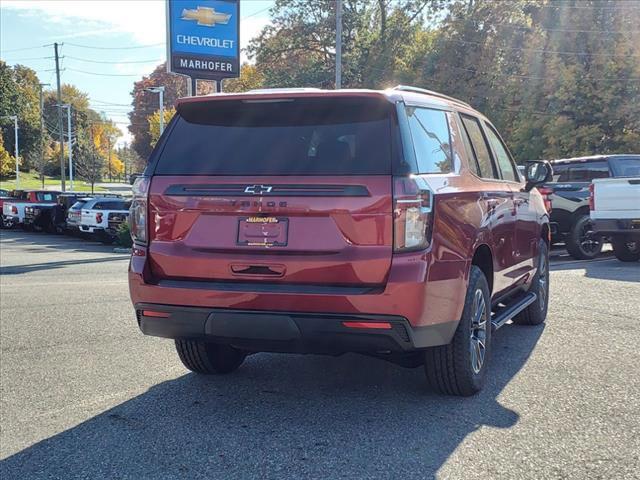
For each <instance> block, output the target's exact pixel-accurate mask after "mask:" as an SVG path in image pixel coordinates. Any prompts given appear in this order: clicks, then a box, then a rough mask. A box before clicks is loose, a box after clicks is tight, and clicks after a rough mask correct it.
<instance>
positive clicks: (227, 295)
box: [129, 246, 469, 349]
mask: <svg viewBox="0 0 640 480" xmlns="http://www.w3.org/2000/svg"><path fill="white" fill-rule="evenodd" d="M431 255H432V253H431V252H425V253H423V254H411V255H394V256H393V260H392V266H391V269H390V270H389V275H388V278H387V281H386V283H385V284H384V285H381V286H373V287H367V286H337V285H331V284H325V285H308V284H304V283H289V284H285V283H278V282H247V281H235V282H229V281H227V282H215V281H209V282H206V281H187V280H179V279H176V280H159V279H158V278H156V277H155V276H154V274H153V271H152V267H151V261H150V260H149V259H148V258H147V252H146V248H145V247H139V246H135V247H134V249H133V255H132V256H131V261H130V264H129V293H130V295H131V300H132V303H133V304H134V305H136V306H137V305H159V306H163V305H168V306H171V308H173V307H175V308H178V309H180V308H184V309H185V311H194V310H192V309H193V308H196V309H203V310H204V311H207V312H209V313H211V312H213V311H222V310H224V311H251V312H256V313H261V312H290V313H291V314H296V315H298V314H299V315H302V316H304V318H309V317H308V315H312V316H314V317H313V318H320V319H323V321H325V320H326V321H328V320H327V319H330V318H331V317H333V316H335V315H338V316H341V317H345V318H378V317H380V316H384V317H387V318H397V319H400V321H401V322H402V323H404V324H405V325H407V328H410V329H411V332H414V333H416V334H417V333H420V332H424V336H422V335H419V337H420V339H419V340H412V343H411V344H409V345H408V347H407V348H409V349H411V348H423V347H427V346H435V345H444V344H447V343H449V342H450V340H451V338H452V336H453V333H454V331H455V328H456V326H457V323H458V320H459V319H460V317H461V315H462V308H463V305H464V297H465V293H466V288H467V282H468V270H469V268H468V267H469V266H468V263H467V261H466V260H463V259H461V260H457V259H456V260H450V261H434V260H433V259H432V257H431ZM136 308H137V307H136ZM174 318H175V317H174ZM145 330H146V329H143V331H145ZM145 333H147V331H145ZM359 333H361V332H359ZM411 335H412V334H410V336H411ZM412 338H418V337H416V336H415V335H414V336H412Z"/></svg>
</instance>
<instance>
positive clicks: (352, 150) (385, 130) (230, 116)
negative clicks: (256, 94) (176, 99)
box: [154, 98, 392, 175]
mask: <svg viewBox="0 0 640 480" xmlns="http://www.w3.org/2000/svg"><path fill="white" fill-rule="evenodd" d="M180 111H181V113H180V115H179V117H178V118H177V120H176V122H175V124H174V126H173V129H172V130H171V133H170V134H169V137H168V138H167V141H166V144H165V146H164V149H163V151H162V153H161V154H160V156H159V159H158V163H157V166H156V169H155V172H154V173H155V174H156V175H341V174H345V175H353V174H369V175H377V174H390V173H391V112H392V104H390V103H388V102H386V101H384V100H381V99H355V98H323V99H317V98H315V99H287V100H279V101H275V102H274V101H269V102H264V101H262V102H260V101H256V100H252V101H238V100H235V101H224V102H222V101H217V102H203V103H193V104H185V105H183V106H182V107H181V109H180Z"/></svg>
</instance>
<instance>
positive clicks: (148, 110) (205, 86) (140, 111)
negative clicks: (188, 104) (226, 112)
mask: <svg viewBox="0 0 640 480" xmlns="http://www.w3.org/2000/svg"><path fill="white" fill-rule="evenodd" d="M187 80H188V79H187V78H186V77H184V76H182V75H175V74H173V73H169V72H167V65H166V63H162V64H160V65H158V66H157V67H156V69H155V70H154V71H153V72H151V74H149V75H148V76H144V77H143V78H142V80H139V81H137V82H135V83H134V84H133V91H132V92H131V95H132V96H133V100H132V105H133V110H132V111H131V112H130V113H129V120H130V121H131V125H130V126H129V131H130V132H131V134H132V135H133V142H132V144H131V146H132V147H133V149H134V150H135V151H136V152H137V153H138V155H140V156H141V157H142V158H148V157H149V154H150V153H151V149H152V146H151V134H150V133H149V122H147V118H148V117H149V115H151V114H152V113H153V112H155V111H156V110H158V94H157V93H152V92H148V91H146V89H147V88H150V87H158V86H164V106H165V110H166V109H167V108H170V107H173V105H174V104H175V102H176V100H177V99H178V98H180V97H184V96H186V95H187ZM212 91H213V86H212V84H211V83H210V82H203V81H200V82H198V95H207V94H209V93H211V92H212Z"/></svg>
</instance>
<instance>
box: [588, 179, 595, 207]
mask: <svg viewBox="0 0 640 480" xmlns="http://www.w3.org/2000/svg"><path fill="white" fill-rule="evenodd" d="M594 190H595V185H594V184H593V183H590V184H589V210H591V211H592V212H593V211H594V210H595V209H596V196H595V192H594Z"/></svg>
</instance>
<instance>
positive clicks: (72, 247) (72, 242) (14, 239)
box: [0, 229, 114, 253]
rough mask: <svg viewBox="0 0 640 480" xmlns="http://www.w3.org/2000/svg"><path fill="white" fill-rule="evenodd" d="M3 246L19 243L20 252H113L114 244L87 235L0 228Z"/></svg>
mask: <svg viewBox="0 0 640 480" xmlns="http://www.w3.org/2000/svg"><path fill="white" fill-rule="evenodd" d="M0 238H2V244H3V248H5V247H9V246H11V245H12V244H14V243H15V244H18V243H19V244H20V245H21V247H23V246H25V245H26V247H25V248H21V252H33V253H44V252H47V251H48V250H50V249H55V250H59V251H69V252H98V253H99V252H103V253H111V252H113V247H114V245H105V244H103V243H99V242H98V241H96V240H93V239H91V238H89V237H86V238H84V237H80V236H70V235H51V234H47V233H41V232H25V231H24V230H20V229H12V230H6V229H2V230H0Z"/></svg>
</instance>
